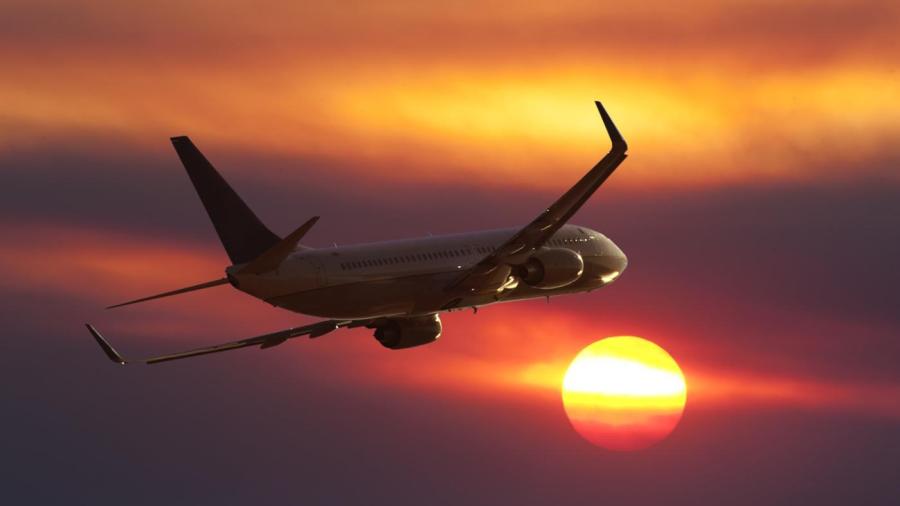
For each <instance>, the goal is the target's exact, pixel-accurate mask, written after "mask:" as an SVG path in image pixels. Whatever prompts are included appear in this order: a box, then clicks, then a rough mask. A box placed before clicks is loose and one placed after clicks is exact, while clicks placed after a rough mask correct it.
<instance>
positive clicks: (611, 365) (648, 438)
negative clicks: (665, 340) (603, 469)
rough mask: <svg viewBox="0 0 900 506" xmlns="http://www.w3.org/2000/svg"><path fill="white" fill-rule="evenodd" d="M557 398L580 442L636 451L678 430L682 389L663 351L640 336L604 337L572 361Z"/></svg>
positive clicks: (674, 366) (678, 374)
mask: <svg viewBox="0 0 900 506" xmlns="http://www.w3.org/2000/svg"><path fill="white" fill-rule="evenodd" d="M562 398H563V406H564V407H565V409H566V414H567V415H568V416H569V420H570V421H571V422H572V426H573V427H574V428H575V430H576V431H577V432H578V433H579V434H581V436H582V437H584V438H585V439H587V440H588V441H590V442H591V443H593V444H595V445H598V446H601V447H603V448H607V449H610V450H619V451H629V450H639V449H642V448H647V447H648V446H652V445H653V444H655V443H657V442H659V441H661V440H662V439H664V438H665V437H666V436H668V435H669V434H670V433H671V432H672V431H673V430H674V429H675V426H676V425H678V422H679V420H681V415H682V413H683V412H684V404H685V401H686V400H687V385H686V383H685V381H684V374H682V372H681V368H679V367H678V364H677V363H676V362H675V360H674V359H673V358H672V356H671V355H669V354H668V353H666V350H664V349H662V348H660V347H659V346H657V345H656V344H654V343H651V342H650V341H648V340H646V339H642V338H640V337H633V336H620V337H608V338H606V339H601V340H600V341H597V342H595V343H593V344H591V345H589V346H588V347H586V348H584V349H583V350H581V352H580V353H579V354H578V355H577V356H576V357H575V359H574V360H572V363H571V365H569V369H568V370H567V371H566V375H565V378H564V379H563V385H562Z"/></svg>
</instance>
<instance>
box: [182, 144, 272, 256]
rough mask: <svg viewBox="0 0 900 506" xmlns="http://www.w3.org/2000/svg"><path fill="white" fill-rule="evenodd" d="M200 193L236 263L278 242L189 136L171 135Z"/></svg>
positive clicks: (228, 251)
mask: <svg viewBox="0 0 900 506" xmlns="http://www.w3.org/2000/svg"><path fill="white" fill-rule="evenodd" d="M172 145H173V146H175V151H176V152H177V153H178V157H179V158H180V159H181V163H182V164H183V165H184V168H185V169H186V170H187V173H188V176H189V177H190V178H191V182H192V183H193V184H194V189H196V190H197V195H199V196H200V200H201V201H202V202H203V207H205V208H206V213H207V214H208V215H209V219H210V220H212V223H213V226H214V227H215V228H216V233H218V234H219V239H220V240H221V241H222V246H224V247H225V251H226V252H227V253H228V257H229V258H230V259H231V262H232V263H234V264H240V263H244V262H249V261H251V260H253V259H254V258H256V257H258V256H259V255H261V254H262V253H264V252H265V251H267V250H268V249H269V248H271V247H272V246H274V245H275V244H276V243H278V242H279V241H280V240H281V238H280V237H278V236H277V235H275V234H274V233H272V231H271V230H269V229H268V228H267V227H266V226H265V225H264V224H263V223H262V222H261V221H259V218H257V217H256V215H255V214H253V211H251V210H250V208H249V207H247V204H245V203H244V201H243V200H241V197H240V196H238V194H237V193H235V191H234V190H233V189H232V188H231V186H229V185H228V183H227V182H226V181H225V179H223V178H222V176H221V175H219V173H218V172H217V171H216V169H215V168H214V167H213V166H212V164H211V163H209V161H208V160H207V159H206V157H205V156H203V153H201V152H200V150H198V149H197V148H196V146H194V143H193V142H191V140H190V139H189V138H187V137H172Z"/></svg>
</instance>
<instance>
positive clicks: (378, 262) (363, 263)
mask: <svg viewBox="0 0 900 506" xmlns="http://www.w3.org/2000/svg"><path fill="white" fill-rule="evenodd" d="M589 240H590V238H582V237H579V238H562V239H551V240H549V241H547V244H548V245H550V246H563V245H565V244H570V243H574V242H588V241H589ZM496 250H497V248H496V247H494V246H476V247H475V248H474V249H469V248H464V249H452V250H443V251H435V252H430V253H417V254H414V255H404V256H397V257H384V258H373V259H367V260H358V261H353V262H343V263H341V270H345V271H346V270H354V269H361V268H364V267H381V266H385V265H395V264H405V263H413V262H424V261H426V260H438V259H442V258H455V257H460V256H468V255H472V254H474V253H479V254H488V253H493V252H494V251H496Z"/></svg>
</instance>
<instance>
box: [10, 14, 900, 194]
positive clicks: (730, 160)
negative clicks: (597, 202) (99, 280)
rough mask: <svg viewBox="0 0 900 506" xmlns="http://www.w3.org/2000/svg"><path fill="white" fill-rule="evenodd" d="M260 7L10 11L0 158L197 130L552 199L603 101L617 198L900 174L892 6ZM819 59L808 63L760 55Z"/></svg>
mask: <svg viewBox="0 0 900 506" xmlns="http://www.w3.org/2000/svg"><path fill="white" fill-rule="evenodd" d="M267 5H268V7H267V8H260V7H259V6H258V5H256V4H254V5H253V6H252V7H250V6H242V5H240V4H238V5H233V6H231V7H230V8H223V7H222V6H221V5H220V3H216V2H208V1H198V2H187V3H179V5H178V8H177V9H176V10H177V11H178V12H179V13H180V15H179V16H172V15H171V13H172V9H171V6H166V5H165V4H158V3H136V4H135V3H129V4H128V5H125V4H119V3H111V2H110V3H100V4H97V6H95V7H83V6H82V7H74V6H72V5H71V4H69V3H66V2H39V3H34V2H27V3H26V2H23V3H20V4H16V5H12V6H10V7H8V10H9V15H8V16H7V17H6V20H5V21H4V22H2V23H5V24H6V25H8V26H9V28H10V29H9V30H7V31H5V32H4V33H5V35H4V37H5V38H0V55H2V58H3V59H4V61H5V68H7V69H8V72H7V73H6V75H5V79H4V80H3V81H2V82H0V100H2V101H3V103H4V104H6V107H5V108H4V114H3V116H2V117H0V150H2V149H13V148H20V147H21V146H23V145H26V146H27V145H32V146H35V147H39V146H38V145H39V144H41V143H43V142H44V139H46V138H47V137H48V136H49V137H51V138H53V139H54V141H55V142H65V139H73V138H74V139H77V138H78V137H79V136H83V135H86V134H93V135H98V136H102V137H115V138H122V137H125V138H126V139H128V140H130V142H132V143H134V144H138V145H143V146H152V147H154V149H156V148H157V147H160V146H162V145H163V144H164V143H165V139H166V137H168V136H170V135H176V134H190V135H192V136H194V137H195V138H196V140H197V141H198V142H199V143H200V144H201V145H203V146H204V147H205V149H207V150H208V151H210V152H211V153H212V156H213V157H214V158H215V153H216V152H217V151H219V152H221V151H222V150H224V149H232V150H233V149H237V150H242V151H249V152H254V151H255V152H266V153H275V154H278V155H283V156H288V157H301V156H302V157H310V156H312V157H322V158H325V159H328V160H335V161H339V162H341V164H340V165H342V166H346V167H354V166H356V167H365V168H367V169H368V168H371V167H376V168H380V169H379V171H380V173H379V174H377V176H378V177H379V178H381V179H384V180H392V179H400V178H402V179H403V180H410V179H417V180H421V179H428V180H436V181H473V180H474V181H477V182H480V183H482V184H486V185H509V184H515V185H520V186H522V185H524V186H541V187H546V186H547V185H548V184H559V183H560V182H561V180H563V181H566V182H568V181H570V180H573V179H574V178H576V177H578V176H579V175H580V174H581V173H583V171H584V170H585V169H586V168H587V167H589V166H590V165H591V164H593V163H594V162H595V161H596V159H597V158H598V157H599V156H600V155H602V153H603V152H604V151H605V149H606V147H607V146H606V140H605V137H604V134H603V131H602V128H601V125H600V122H599V121H598V118H597V116H596V112H595V111H594V110H593V107H592V105H591V100H593V99H595V98H601V99H603V100H604V101H605V102H606V103H607V105H608V107H609V109H610V110H611V111H612V113H613V115H614V117H615V118H616V120H617V122H618V123H619V125H620V127H621V129H622V130H623V132H625V134H626V136H627V138H628V140H629V141H630V143H631V146H632V158H631V159H630V160H629V162H628V165H627V170H622V171H621V172H620V173H619V174H617V175H616V176H615V178H614V181H615V184H617V185H629V186H632V187H634V188H646V187H648V186H652V185H687V186H696V185H698V184H701V185H702V184H706V185H709V184H713V185H723V184H738V183H744V182H746V181H753V182H760V181H785V180H790V181H795V180H801V181H803V180H818V179H823V178H824V179H832V180H842V179H845V178H849V177H851V176H849V175H848V174H847V173H846V171H845V169H844V168H843V167H844V166H845V165H846V164H849V163H852V164H854V165H855V166H856V168H855V169H854V172H853V175H852V177H862V176H870V177H887V178H895V177H896V174H895V172H896V171H892V170H890V167H889V166H890V165H891V164H889V163H886V162H885V159H890V158H891V157H896V152H895V148H894V147H893V139H894V138H896V137H897V135H898V134H900V105H898V104H897V102H896V100H894V95H895V88H896V85H895V81H896V79H895V74H896V70H897V65H896V63H895V62H896V61H898V58H897V57H898V56H900V55H897V54H895V52H896V49H894V48H895V46H896V45H895V44H893V43H892V41H893V38H894V26H895V25H896V22H893V23H892V22H891V20H897V19H900V14H898V8H897V7H896V5H895V3H892V2H881V1H875V2H869V5H867V8H865V9H862V8H860V7H859V6H858V5H857V4H856V3H850V2H841V1H830V2H824V3H823V2H815V3H812V2H803V3H800V4H793V5H792V6H790V7H785V6H783V5H782V4H781V3H778V2H743V1H733V2H728V3H727V5H723V4H721V3H719V2H706V1H701V2H695V3H693V4H692V6H691V8H687V7H685V6H683V5H681V4H679V7H678V8H677V9H676V8H673V7H671V6H670V5H669V4H668V3H664V2H651V4H648V5H647V6H646V7H644V8H633V7H632V6H629V8H628V9H624V8H621V7H617V6H610V5H606V6H603V5H598V4H596V3H595V2H594V3H591V2H583V1H580V0H574V1H563V2H554V3H553V4H552V5H551V6H530V7H525V6H522V5H520V4H516V5H515V8H512V7H511V5H510V4H509V3H508V2H502V1H500V2H489V3H488V4H483V3H478V8H477V9H474V8H472V7H473V6H472V5H467V4H460V5H458V6H452V7H444V8H437V7H434V6H431V5H425V4H420V3H417V2H389V3H387V4H382V3H378V4H371V5H370V4H359V5H354V7H353V8H352V9H348V8H347V7H346V6H339V5H337V4H335V5H332V4H327V5H313V6H310V5H302V4H285V3H283V2H269V3H267ZM47 11H50V12H53V13H54V16H52V17H49V18H48V17H47V16H46V15H45V13H46V12H47ZM660 13H666V14H667V15H660ZM45 18H46V19H45ZM37 19H41V20H42V22H45V23H43V24H40V25H39V26H35V27H32V28H33V29H29V30H25V29H24V28H23V27H28V26H29V22H32V23H33V22H34V21H35V20H37ZM754 19H757V20H764V21H765V22H756V23H754V22H752V21H748V20H754ZM73 20H77V22H75V21H73ZM3 26H5V25H3ZM736 26H741V27H743V28H744V29H742V30H736V29H735V27H736ZM20 39H21V40H26V41H29V42H32V44H22V43H20V42H19V43H17V41H18V40H20ZM823 46H824V47H830V48H833V50H832V52H831V53H829V54H828V55H827V57H822V56H819V57H817V58H811V59H812V60H814V64H810V65H799V64H791V65H777V64H773V63H772V62H773V61H774V62H777V61H780V60H779V58H778V56H779V55H778V54H775V55H773V52H784V51H787V50H788V49H796V48H798V47H800V48H804V47H809V48H812V49H815V48H821V47H823ZM773 48H778V49H777V51H776V50H773ZM756 53H760V54H761V55H762V57H751V55H752V54H756ZM801 53H802V51H801ZM800 59H801V60H802V57H801V58H800ZM792 61H793V60H792ZM387 167H390V168H391V169H390V170H389V169H387ZM413 169H414V170H413ZM245 170H253V171H254V174H259V176H260V177H269V178H277V177H279V176H278V175H275V174H268V173H266V171H264V170H263V171H260V170H259V168H257V167H247V168H245ZM346 170H347V171H348V172H349V174H348V175H357V173H358V172H359V173H364V174H371V170H359V171H355V170H353V169H346Z"/></svg>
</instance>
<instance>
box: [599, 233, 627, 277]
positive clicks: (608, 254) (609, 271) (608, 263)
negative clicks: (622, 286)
mask: <svg viewBox="0 0 900 506" xmlns="http://www.w3.org/2000/svg"><path fill="white" fill-rule="evenodd" d="M604 250H605V251H604V252H603V255H602V256H601V257H600V258H598V260H599V262H598V264H599V265H598V267H600V269H599V272H598V273H597V274H598V276H597V277H598V278H599V279H600V281H602V282H603V284H607V283H612V282H613V281H614V280H615V279H616V278H618V277H619V276H621V275H622V273H623V272H625V269H626V268H627V267H628V257H626V256H625V253H623V252H622V250H621V249H619V247H618V246H616V245H615V243H613V242H612V241H608V243H607V244H606V247H605V248H604Z"/></svg>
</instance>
